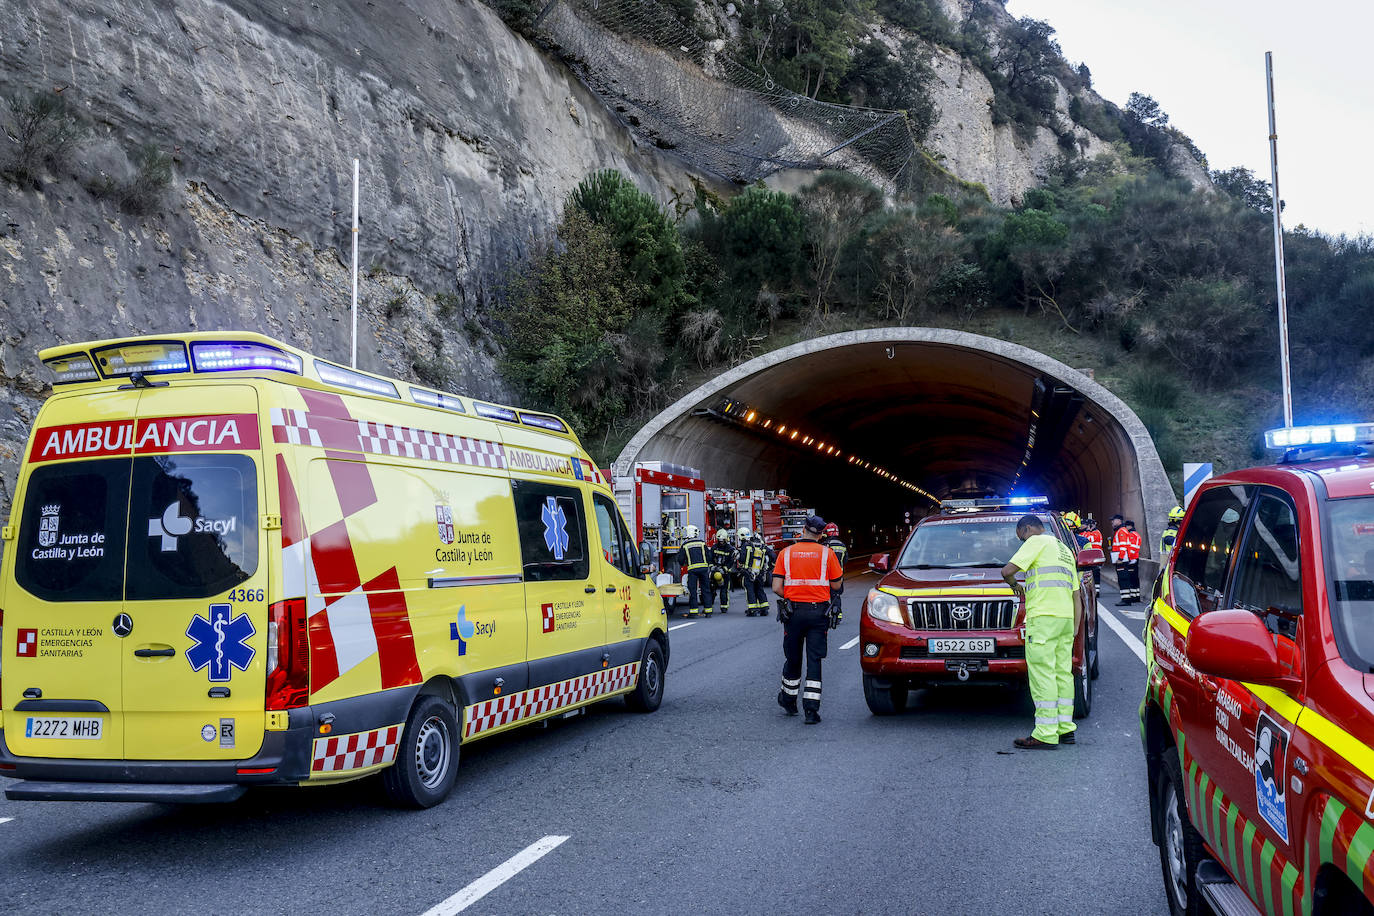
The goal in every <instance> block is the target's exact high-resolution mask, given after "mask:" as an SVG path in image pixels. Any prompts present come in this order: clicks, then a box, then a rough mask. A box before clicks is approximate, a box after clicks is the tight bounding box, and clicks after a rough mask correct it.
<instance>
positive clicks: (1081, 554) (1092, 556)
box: [1078, 547, 1107, 569]
mask: <svg viewBox="0 0 1374 916" xmlns="http://www.w3.org/2000/svg"><path fill="white" fill-rule="evenodd" d="M1106 562H1107V555H1106V554H1105V553H1103V552H1102V548H1101V547H1083V548H1080V549H1079V551H1078V568H1079V569H1092V568H1093V567H1094V566H1101V565H1102V564H1103V563H1106Z"/></svg>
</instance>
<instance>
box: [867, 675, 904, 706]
mask: <svg viewBox="0 0 1374 916" xmlns="http://www.w3.org/2000/svg"><path fill="white" fill-rule="evenodd" d="M910 692H911V686H910V685H909V684H907V682H906V681H903V680H895V681H893V682H892V684H891V686H887V685H885V684H884V683H883V682H880V681H879V680H878V678H876V677H874V676H873V675H871V674H865V675H864V700H865V701H866V702H867V703H868V711H869V712H871V713H873V715H875V716H891V715H895V714H896V713H899V712H901V711H902V710H904V709H906V700H907V696H908V694H909V693H910Z"/></svg>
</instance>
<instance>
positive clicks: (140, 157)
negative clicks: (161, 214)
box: [118, 143, 172, 215]
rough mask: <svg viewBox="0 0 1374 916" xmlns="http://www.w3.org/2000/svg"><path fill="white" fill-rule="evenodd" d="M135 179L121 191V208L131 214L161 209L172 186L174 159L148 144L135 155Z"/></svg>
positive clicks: (119, 193) (129, 181) (119, 191)
mask: <svg viewBox="0 0 1374 916" xmlns="http://www.w3.org/2000/svg"><path fill="white" fill-rule="evenodd" d="M133 162H134V175H133V177H132V178H130V179H129V180H128V181H127V182H125V183H124V184H123V185H122V186H121V187H120V188H119V190H118V196H119V205H120V206H121V207H123V208H124V210H125V211H126V212H128V213H133V214H139V215H141V214H146V213H152V212H153V211H155V210H157V209H158V208H159V207H161V206H162V203H163V200H164V199H165V198H166V195H167V189H168V188H169V187H170V186H171V184H172V157H171V155H170V154H168V153H164V152H162V150H160V149H158V148H157V146H156V145H155V144H152V143H145V144H144V145H143V146H141V147H139V149H138V151H137V152H135V153H134V156H133Z"/></svg>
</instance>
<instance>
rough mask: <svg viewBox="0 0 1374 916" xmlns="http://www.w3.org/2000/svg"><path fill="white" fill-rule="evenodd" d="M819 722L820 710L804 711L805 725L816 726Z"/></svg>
mask: <svg viewBox="0 0 1374 916" xmlns="http://www.w3.org/2000/svg"><path fill="white" fill-rule="evenodd" d="M820 721H821V714H820V710H816V709H808V710H807V711H806V724H807V725H817V724H819V723H820Z"/></svg>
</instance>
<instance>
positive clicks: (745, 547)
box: [739, 528, 768, 617]
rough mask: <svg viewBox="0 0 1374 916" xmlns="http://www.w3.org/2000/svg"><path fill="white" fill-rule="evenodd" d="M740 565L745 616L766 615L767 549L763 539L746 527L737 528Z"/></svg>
mask: <svg viewBox="0 0 1374 916" xmlns="http://www.w3.org/2000/svg"><path fill="white" fill-rule="evenodd" d="M739 553H740V566H741V567H743V570H744V600H745V602H746V603H745V609H744V616H745V617H753V616H754V615H755V614H757V615H758V616H760V617H767V616H768V598H767V596H765V595H764V593H763V580H764V574H765V571H766V570H767V568H768V566H767V563H768V551H767V550H765V549H764V546H763V539H762V538H760V537H759V536H758V535H756V534H754V532H753V531H751V530H750V529H748V528H741V529H740V530H739Z"/></svg>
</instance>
